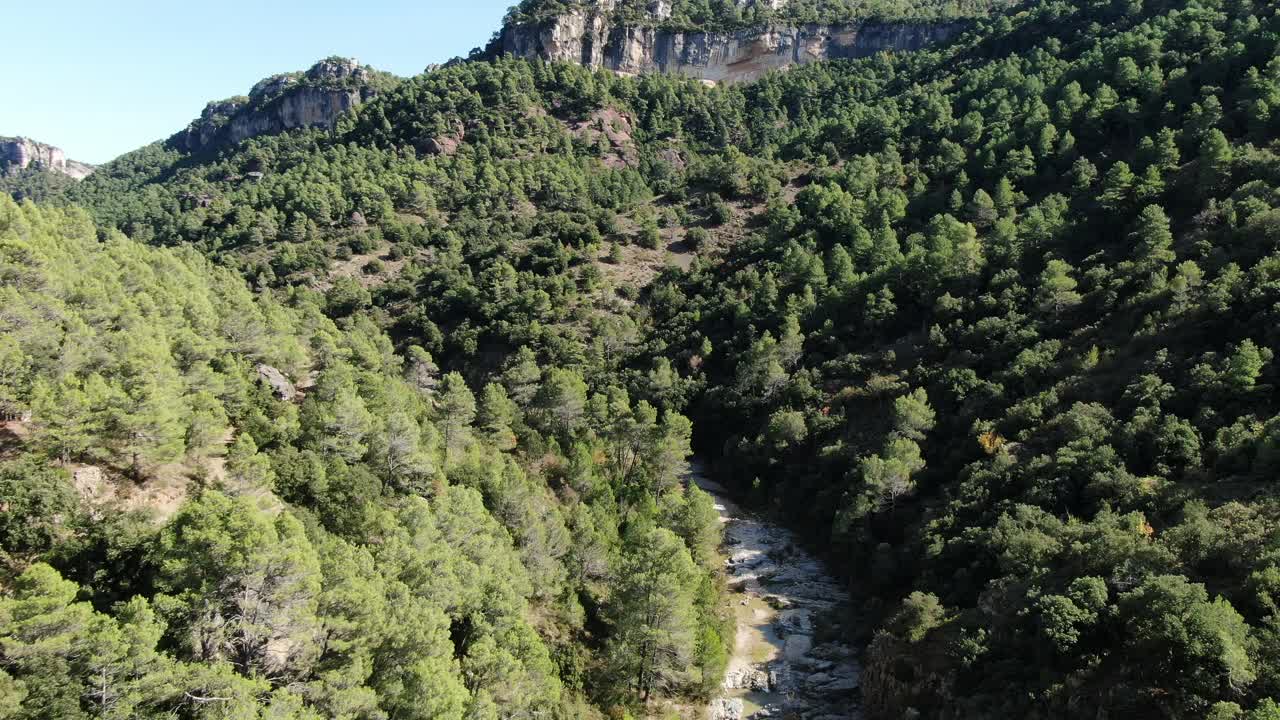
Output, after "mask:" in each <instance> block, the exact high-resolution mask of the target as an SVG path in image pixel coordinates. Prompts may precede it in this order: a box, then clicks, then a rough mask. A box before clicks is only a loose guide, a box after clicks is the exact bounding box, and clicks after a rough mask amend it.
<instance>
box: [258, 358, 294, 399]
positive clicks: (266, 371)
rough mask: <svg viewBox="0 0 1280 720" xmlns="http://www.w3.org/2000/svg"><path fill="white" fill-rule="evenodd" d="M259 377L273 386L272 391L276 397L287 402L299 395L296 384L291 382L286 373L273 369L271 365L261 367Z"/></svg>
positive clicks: (259, 367)
mask: <svg viewBox="0 0 1280 720" xmlns="http://www.w3.org/2000/svg"><path fill="white" fill-rule="evenodd" d="M258 375H259V376H260V377H261V378H262V379H263V381H264V382H266V383H267V384H268V385H270V386H271V391H272V392H274V393H275V396H276V397H278V398H280V399H281V400H284V401H285V402H289V401H292V400H293V399H294V398H295V397H297V395H298V389H297V388H296V387H294V384H293V383H291V382H289V378H287V377H285V376H284V373H282V372H280V371H279V370H277V369H275V368H273V367H271V366H270V365H259V366H258Z"/></svg>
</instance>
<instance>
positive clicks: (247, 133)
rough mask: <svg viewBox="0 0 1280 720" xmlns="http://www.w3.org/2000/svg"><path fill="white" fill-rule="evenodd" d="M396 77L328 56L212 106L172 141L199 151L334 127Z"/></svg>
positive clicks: (390, 84) (179, 146)
mask: <svg viewBox="0 0 1280 720" xmlns="http://www.w3.org/2000/svg"><path fill="white" fill-rule="evenodd" d="M395 82H396V79H395V78H394V76H392V75H390V74H388V73H384V72H380V71H377V70H374V69H372V68H370V67H367V66H364V65H361V64H360V63H358V62H356V61H355V60H350V59H346V58H329V59H327V60H322V61H320V62H319V63H316V64H315V65H314V66H312V68H311V69H310V70H308V71H306V72H305V73H289V74H284V75H275V76H272V77H270V78H267V79H266V80H263V81H261V82H259V83H258V84H257V85H255V86H253V89H252V90H250V91H249V95H248V96H241V97H234V98H230V99H228V100H221V101H218V102H211V103H209V104H208V105H206V106H205V109H204V112H202V113H201V114H200V117H199V118H198V119H197V120H195V121H194V122H192V123H191V125H189V126H188V127H187V129H186V130H183V131H182V132H180V133H178V134H177V135H175V136H174V137H173V138H172V139H171V142H172V143H173V144H174V145H175V146H176V147H177V148H178V149H180V150H186V151H188V152H197V151H200V150H205V149H208V148H213V147H220V146H223V145H234V144H236V143H239V142H242V141H244V140H247V139H249V138H251V137H255V136H257V135H265V134H269V133H278V132H284V131H286V130H293V129H295V128H315V127H327V128H331V127H333V125H334V123H336V122H337V120H338V118H339V117H340V116H341V115H342V114H343V113H345V112H347V111H348V110H351V109H352V108H354V107H357V106H359V105H361V104H363V103H365V102H368V101H369V100H370V99H372V98H373V97H374V96H376V95H378V94H379V93H380V92H383V91H385V90H387V89H388V88H390V87H391V86H393V85H394V84H395Z"/></svg>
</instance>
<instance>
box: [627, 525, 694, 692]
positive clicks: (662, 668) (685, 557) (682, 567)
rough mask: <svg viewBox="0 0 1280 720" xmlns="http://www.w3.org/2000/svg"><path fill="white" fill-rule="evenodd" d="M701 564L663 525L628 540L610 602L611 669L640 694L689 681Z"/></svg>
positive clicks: (671, 688) (662, 690)
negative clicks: (693, 588) (695, 589)
mask: <svg viewBox="0 0 1280 720" xmlns="http://www.w3.org/2000/svg"><path fill="white" fill-rule="evenodd" d="M696 577H697V568H696V567H695V566H694V563H693V559H692V558H691V557H690V556H689V551H688V549H687V548H685V546H684V543H683V542H681V540H680V538H679V537H677V536H676V535H675V533H673V532H671V531H670V530H666V529H663V528H657V529H650V530H647V531H641V530H637V531H636V532H635V533H634V534H633V535H632V536H631V537H630V538H628V540H627V545H626V549H625V552H624V556H623V561H622V568H621V571H620V573H619V581H620V584H619V586H618V588H617V590H616V591H615V592H614V596H613V599H612V601H611V602H610V606H609V608H608V615H609V619H610V622H611V625H612V629H611V633H610V636H609V640H608V642H607V646H608V647H607V651H606V652H607V653H608V657H609V665H610V668H611V675H612V677H614V678H615V679H616V681H617V682H619V683H621V684H624V686H625V687H627V688H628V689H629V690H630V691H631V692H633V693H634V694H635V696H637V697H638V698H639V699H640V700H642V701H646V702H647V701H648V700H649V698H650V696H651V695H652V694H653V693H654V692H673V691H676V690H678V689H679V688H680V686H681V685H683V684H684V683H685V682H686V681H688V679H689V677H688V669H689V668H690V667H691V666H692V665H693V662H692V661H693V656H694V651H695V649H696V636H695V626H696V615H695V611H694V606H693V593H692V592H691V590H690V588H691V586H692V584H693V582H694V581H695V579H696Z"/></svg>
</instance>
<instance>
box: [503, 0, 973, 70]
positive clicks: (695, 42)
mask: <svg viewBox="0 0 1280 720" xmlns="http://www.w3.org/2000/svg"><path fill="white" fill-rule="evenodd" d="M776 2H777V0H775V3H776ZM613 10H614V3H613V1H612V0H603V1H602V2H598V3H595V4H594V5H592V6H589V7H582V8H578V9H575V10H572V11H570V12H567V13H565V14H563V15H560V16H558V17H556V18H554V19H552V20H550V21H546V22H543V23H539V24H536V25H535V24H523V25H519V24H517V25H509V26H507V27H505V28H503V30H502V32H501V34H500V35H499V37H498V38H497V40H496V41H495V42H494V44H493V45H492V46H491V47H490V52H491V53H494V54H512V55H516V56H518V57H526V58H543V59H545V60H561V61H567V62H577V63H582V64H583V65H587V66H589V67H598V68H606V69H609V70H613V71H615V72H620V73H628V74H640V73H647V72H666V73H677V74H681V75H686V76H689V77H693V78H697V79H699V80H704V81H709V82H726V83H733V82H744V81H749V80H754V79H756V78H759V77H760V76H761V75H764V74H765V73H766V72H769V71H770V70H777V69H781V68H786V67H790V66H793V65H802V64H805V63H810V62H817V61H820V60H834V59H839V58H858V57H867V56H870V55H874V54H876V53H878V52H880V51H882V50H890V51H898V52H906V51H912V50H918V49H920V48H922V47H924V46H925V45H928V44H929V43H932V42H936V41H939V40H945V39H946V38H948V37H950V36H951V35H953V34H954V33H956V32H958V31H959V29H960V28H961V27H962V23H958V22H934V23H922V22H850V23H844V24H839V25H817V24H804V25H794V26H793V25H786V24H777V23H775V24H768V25H764V26H761V27H754V28H744V29H739V30H731V31H725V32H700V31H694V32H687V31H678V30H670V29H664V28H663V27H661V24H660V23H661V21H662V20H664V19H665V18H666V17H667V16H668V15H669V13H670V6H669V5H668V4H667V3H664V2H661V1H659V2H654V3H650V9H649V13H650V15H652V19H653V20H654V23H653V24H652V25H644V26H628V25H624V24H618V23H616V22H615V21H614V20H613Z"/></svg>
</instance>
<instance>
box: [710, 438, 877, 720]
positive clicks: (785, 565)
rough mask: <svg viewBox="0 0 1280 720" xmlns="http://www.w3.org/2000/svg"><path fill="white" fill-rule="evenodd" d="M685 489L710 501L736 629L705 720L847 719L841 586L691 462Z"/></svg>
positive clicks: (852, 695) (854, 684) (849, 667)
mask: <svg viewBox="0 0 1280 720" xmlns="http://www.w3.org/2000/svg"><path fill="white" fill-rule="evenodd" d="M688 482H690V483H693V484H696V485H697V486H698V487H699V488H701V489H702V490H705V491H706V492H708V493H710V494H711V496H712V497H713V498H714V499H715V505H716V510H717V512H718V513H719V514H720V521H721V523H723V525H724V549H723V554H724V555H725V556H726V558H725V570H726V574H727V575H728V581H729V585H730V588H731V590H732V594H731V596H730V597H731V598H732V602H733V605H734V615H735V619H736V622H737V635H736V637H735V638H734V643H733V652H732V654H731V655H730V658H729V664H728V670H727V672H726V673H725V680H724V684H723V689H722V692H721V693H720V694H719V695H718V696H717V697H715V698H714V699H713V700H712V702H711V705H710V707H709V709H708V714H709V716H710V717H711V718H712V720H750V719H752V718H767V717H797V718H803V719H804V720H849V719H850V718H854V717H860V714H858V713H857V712H856V708H855V703H856V697H857V691H858V687H859V677H860V675H861V668H860V666H859V664H858V661H857V659H856V657H857V652H856V651H855V650H854V648H852V647H850V646H849V645H848V644H846V643H845V642H844V641H843V640H842V639H841V638H842V637H843V634H842V633H840V632H838V627H837V625H836V623H837V622H838V618H839V617H840V616H841V614H842V613H841V610H842V609H844V606H846V605H847V604H848V602H849V597H848V594H847V593H846V592H845V591H844V589H843V588H842V584H841V583H840V581H838V580H837V579H835V578H834V577H832V575H831V574H830V572H829V571H828V569H827V568H826V566H825V565H824V564H823V563H822V562H821V561H819V560H817V559H816V558H814V557H813V556H812V555H810V554H809V553H808V552H806V551H805V550H804V549H803V548H801V547H800V546H799V544H798V543H797V540H796V537H795V535H794V534H793V533H792V532H791V531H790V530H788V529H786V528H784V527H782V526H780V525H777V524H775V523H774V522H773V521H771V520H770V519H768V518H766V517H761V516H757V515H755V514H753V513H751V512H748V511H746V510H744V509H743V508H742V507H740V506H739V505H738V504H737V503H735V502H734V501H733V500H732V499H731V498H730V497H729V493H728V490H727V489H726V488H724V487H723V486H722V485H720V484H718V483H716V482H715V481H713V480H711V479H709V478H708V477H707V475H706V472H705V470H704V467H703V466H702V464H701V463H700V462H698V461H695V462H694V463H693V465H692V468H691V471H690V474H689V476H688Z"/></svg>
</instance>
